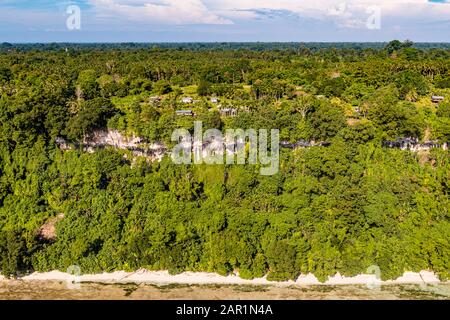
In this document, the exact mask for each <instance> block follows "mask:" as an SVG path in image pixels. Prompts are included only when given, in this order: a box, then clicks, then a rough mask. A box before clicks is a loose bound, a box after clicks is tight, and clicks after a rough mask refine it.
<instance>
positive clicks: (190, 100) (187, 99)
mask: <svg viewBox="0 0 450 320" xmlns="http://www.w3.org/2000/svg"><path fill="white" fill-rule="evenodd" d="M181 102H183V103H193V102H194V99H192V98H191V97H184V98H182V99H181Z"/></svg>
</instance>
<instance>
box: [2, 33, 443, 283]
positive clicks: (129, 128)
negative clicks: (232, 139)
mask: <svg viewBox="0 0 450 320" xmlns="http://www.w3.org/2000/svg"><path fill="white" fill-rule="evenodd" d="M449 47H450V44H431V43H430V44H426V43H423V44H414V43H412V42H409V41H406V42H400V41H392V42H390V43H339V44H338V43H216V44H205V43H189V44H176V43H173V44H162V43H160V44H133V43H130V44H62V43H61V44H7V43H4V44H2V45H1V46H0V95H1V96H0V270H1V272H2V274H4V275H6V276H8V277H15V276H20V275H23V274H24V273H27V272H31V271H49V270H55V269H58V270H62V271H66V270H67V268H68V267H69V266H72V265H77V266H79V267H80V268H81V271H82V272H83V273H94V272H104V271H106V272H110V271H114V270H126V271H132V270H138V269H140V268H146V269H149V270H169V271H170V272H171V273H173V274H176V273H180V272H183V271H186V270H189V271H207V272H217V273H220V274H224V275H226V274H230V273H232V272H235V273H239V275H240V276H241V277H242V278H246V279H252V278H256V277H263V276H265V275H267V276H268V279H271V280H277V281H282V280H288V279H296V278H297V277H298V276H299V275H300V274H308V273H312V274H314V275H316V276H317V277H318V279H320V280H321V281H325V280H326V279H327V278H328V277H329V276H332V275H335V274H336V273H337V272H339V273H340V274H341V275H345V276H353V275H357V274H360V273H366V272H367V270H368V268H370V267H371V266H378V267H379V268H380V270H381V277H382V279H394V278H396V277H399V276H400V275H402V274H403V273H404V272H405V271H415V272H417V271H420V270H432V271H434V272H436V273H437V274H438V276H439V277H440V278H441V279H449V278H450V211H449V210H450V209H449V208H450V198H449V192H450V157H449V151H448V149H445V148H444V147H443V146H444V145H445V143H446V142H449V141H450V51H449ZM183 98H185V99H184V102H183ZM188 98H189V99H188ZM212 98H215V100H214V99H212ZM223 109H228V110H233V112H232V113H231V114H227V113H224V112H223ZM179 110H188V111H190V112H192V116H183V115H182V116H180V115H179V113H177V111H179ZM196 120H198V121H202V122H203V123H204V127H205V129H207V128H216V129H219V130H226V129H228V128H243V129H247V128H254V129H260V128H266V129H272V128H274V129H275V128H276V129H279V130H280V135H281V140H282V141H283V142H284V143H285V144H286V145H291V146H297V147H291V148H283V149H281V160H280V172H279V173H278V174H277V175H274V176H262V175H260V174H259V168H258V166H255V165H239V166H238V165H234V166H231V165H229V166H227V165H214V166H212V165H210V166H206V165H192V166H188V165H175V164H174V163H173V162H172V161H171V159H170V157H164V158H163V159H162V160H161V161H149V159H147V158H145V157H135V156H133V154H132V153H130V151H129V150H119V149H117V148H114V147H104V148H98V149H95V150H91V151H90V152H86V150H85V149H83V147H82V144H83V142H84V141H85V140H87V139H88V138H89V137H90V136H92V135H93V134H94V133H96V132H99V131H104V130H117V131H118V132H121V133H122V134H123V135H124V136H128V137H131V136H136V137H140V138H142V141H146V143H148V144H149V145H150V144H152V143H160V144H163V145H166V146H167V147H170V146H171V144H172V142H171V139H170V137H171V134H172V131H173V130H174V129H176V128H187V129H188V130H192V129H193V122H194V121H196ZM405 139H406V140H405ZM399 140H400V141H417V143H419V144H421V145H424V146H427V147H426V148H421V149H417V150H409V149H408V148H402V147H401V146H402V145H401V144H398V143H397V142H396V141H399ZM58 141H66V143H67V144H68V145H69V147H67V148H65V147H61V144H60V143H58ZM302 141H303V142H302ZM299 142H301V143H299ZM304 142H307V143H304ZM312 142H315V143H312ZM318 142H324V143H323V144H321V145H318V144H317V143H318ZM386 142H390V143H389V144H387V143H386Z"/></svg>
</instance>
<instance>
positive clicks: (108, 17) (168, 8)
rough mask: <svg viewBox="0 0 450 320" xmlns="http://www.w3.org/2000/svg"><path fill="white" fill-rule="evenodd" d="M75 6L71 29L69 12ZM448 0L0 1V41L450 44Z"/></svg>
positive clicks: (449, 4)
mask: <svg viewBox="0 0 450 320" xmlns="http://www.w3.org/2000/svg"><path fill="white" fill-rule="evenodd" d="M70 5H77V6H78V7H79V8H80V12H81V16H80V21H81V28H80V29H79V30H69V29H68V28H67V24H66V22H67V19H68V18H70V17H69V14H68V13H67V7H68V6H70ZM449 34H450V1H449V0H446V1H443V0H378V1H376V0H314V1H309V0H78V1H75V0H74V1H69V0H61V1H49V0H34V1H25V0H14V1H13V0H0V42H4V41H7V42H166V41H167V42H190V41H220V42H222V41H389V40H392V39H401V40H404V39H411V40H413V41H416V42H419V41H427V42H434V41H436V42H440V41H444V42H449V41H450V37H449Z"/></svg>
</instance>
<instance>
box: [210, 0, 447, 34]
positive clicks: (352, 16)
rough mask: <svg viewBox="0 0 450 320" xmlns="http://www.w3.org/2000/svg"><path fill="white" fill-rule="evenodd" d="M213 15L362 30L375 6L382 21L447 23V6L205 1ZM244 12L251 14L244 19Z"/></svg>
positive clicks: (394, 1) (354, 0) (343, 0)
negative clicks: (272, 13) (282, 17)
mask: <svg viewBox="0 0 450 320" xmlns="http://www.w3.org/2000/svg"><path fill="white" fill-rule="evenodd" d="M204 3H205V5H206V6H207V7H208V8H210V9H211V10H213V11H216V12H220V13H221V15H222V16H225V17H228V18H231V19H232V18H243V19H245V18H254V17H255V14H254V12H255V10H287V11H290V12H292V13H294V14H296V15H298V16H299V17H300V18H302V17H303V18H312V19H317V20H332V21H334V22H335V23H336V24H337V25H340V26H344V27H365V25H366V20H367V18H368V17H369V15H370V14H369V13H368V11H367V10H368V8H370V7H371V6H378V7H379V8H380V9H381V12H382V18H392V17H393V18H395V17H398V18H405V19H408V20H410V21H418V22H420V21H423V20H428V21H432V20H448V19H449V17H450V5H446V4H436V3H435V4H432V3H430V2H429V1H428V0H310V1H309V0H238V1H236V0H204ZM243 12H250V14H248V15H247V16H246V15H244V14H243Z"/></svg>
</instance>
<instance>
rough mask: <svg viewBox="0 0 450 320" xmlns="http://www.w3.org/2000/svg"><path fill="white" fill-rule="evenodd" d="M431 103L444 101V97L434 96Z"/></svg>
mask: <svg viewBox="0 0 450 320" xmlns="http://www.w3.org/2000/svg"><path fill="white" fill-rule="evenodd" d="M431 101H432V102H433V103H439V102H442V101H444V97H442V96H432V97H431Z"/></svg>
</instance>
